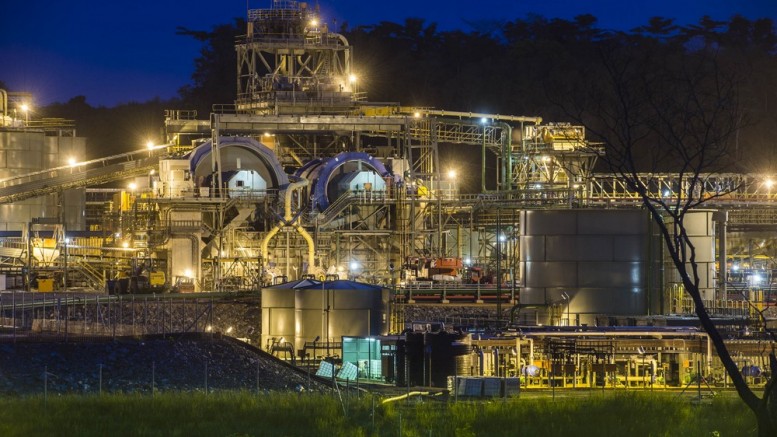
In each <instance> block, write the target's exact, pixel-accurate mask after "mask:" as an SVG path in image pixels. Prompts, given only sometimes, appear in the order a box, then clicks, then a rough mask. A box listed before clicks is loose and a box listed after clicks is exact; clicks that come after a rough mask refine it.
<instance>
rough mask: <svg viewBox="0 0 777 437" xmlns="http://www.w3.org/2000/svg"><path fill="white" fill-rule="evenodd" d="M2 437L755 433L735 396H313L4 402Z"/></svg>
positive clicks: (126, 397) (0, 414) (107, 397)
mask: <svg viewBox="0 0 777 437" xmlns="http://www.w3.org/2000/svg"><path fill="white" fill-rule="evenodd" d="M373 411H374V417H373ZM400 427H401V431H400ZM0 435H2V436H6V437H12V436H79V437H88V436H125V435H142V436H326V437H334V436H403V437H411V436H419V437H425V436H451V437H453V436H456V437H464V436H489V437H492V436H589V435H591V436H594V435H595V436H629V437H633V436H683V437H693V436H738V437H739V436H755V435H756V427H755V420H754V418H753V416H752V414H750V412H749V411H748V410H747V409H746V407H745V406H744V404H742V402H741V401H739V400H738V399H736V398H733V397H726V398H715V399H712V400H711V401H709V402H705V403H703V404H701V405H694V404H692V403H691V402H689V401H688V399H687V398H685V399H680V398H677V397H676V396H671V395H667V394H660V395H657V394H650V393H636V392H629V393H617V394H613V393H611V394H601V395H599V394H595V395H592V396H590V397H588V398H585V399H581V398H576V399H556V400H553V399H550V398H531V399H528V398H523V399H521V398H515V399H510V400H501V399H498V400H492V401H466V402H465V401H461V400H459V402H456V403H454V402H452V401H450V402H440V401H437V400H430V399H427V400H420V399H410V400H402V401H397V402H393V403H388V404H381V402H380V399H379V398H373V397H371V396H369V395H363V396H362V397H361V398H360V399H357V398H355V397H351V398H344V399H343V400H342V402H341V401H340V400H339V399H338V398H337V397H332V396H323V395H308V394H268V395H256V394H253V393H215V394H209V395H206V394H202V393H166V394H157V395H156V396H154V397H149V396H140V395H103V396H76V395H73V396H57V397H48V398H44V397H42V396H37V397H26V398H0Z"/></svg>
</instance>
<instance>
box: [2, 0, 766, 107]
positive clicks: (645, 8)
mask: <svg viewBox="0 0 777 437" xmlns="http://www.w3.org/2000/svg"><path fill="white" fill-rule="evenodd" d="M309 3H310V4H313V5H315V3H316V1H311V2H309ZM318 3H319V5H320V7H321V10H322V13H323V15H324V18H325V19H326V20H327V21H328V22H329V23H333V21H334V20H336V24H337V26H339V25H340V24H342V23H343V22H347V23H348V24H349V25H350V26H355V25H359V24H374V23H378V22H380V21H394V22H402V21H404V19H405V18H406V17H418V18H423V19H425V20H426V21H427V22H430V23H431V22H436V23H438V28H439V29H441V30H450V29H454V28H460V29H463V30H470V29H471V27H469V25H468V24H467V22H472V21H478V20H505V21H506V20H513V19H515V18H525V17H526V16H527V14H539V15H542V16H545V17H548V18H556V17H559V18H567V19H569V18H573V17H574V16H576V15H580V14H583V13H591V14H593V15H595V16H596V17H597V18H598V19H599V27H601V28H607V29H623V30H627V29H631V28H633V27H636V26H639V25H642V24H645V23H646V22H647V20H648V18H649V17H652V16H664V17H669V18H675V19H677V22H678V23H680V24H688V23H696V22H698V20H699V18H700V17H702V16H703V15H710V16H711V17H712V18H715V19H721V20H725V19H728V18H730V17H731V16H733V15H734V14H737V13H738V14H741V15H744V16H745V17H748V18H751V19H752V18H760V17H768V18H772V19H773V20H775V21H777V0H749V1H748V0H739V1H735V0H674V1H672V0H652V1H642V0H619V1H618V0H587V1H586V0H541V1H536V0H532V1H528V0H385V1H371V0H320V1H318ZM248 4H249V6H250V7H251V8H252V9H256V8H269V7H270V5H271V4H272V1H271V0H249V2H248ZM245 10H246V0H219V1H215V0H209V1H206V0H186V1H173V0H155V1H150V0H133V1H125V2H122V1H116V0H99V1H98V0H69V1H65V0H49V1H42V0H16V1H4V2H3V6H2V9H0V81H4V82H5V83H6V85H7V87H8V88H9V90H10V91H29V92H32V93H33V94H34V96H35V101H36V103H37V104H39V105H41V104H48V103H52V102H65V101H67V100H68V99H70V98H71V97H74V96H77V95H85V96H86V97H87V102H88V103H90V104H91V105H94V106H100V105H104V106H112V105H115V104H117V103H124V102H129V101H136V102H142V101H146V100H149V99H151V98H154V97H161V98H169V97H173V96H175V95H176V93H177V91H178V89H179V88H180V87H181V86H183V85H185V84H187V83H188V82H189V81H190V77H191V73H192V71H193V68H194V63H193V60H194V58H195V57H196V56H197V54H198V50H199V49H200V44H199V43H198V42H196V41H194V40H193V39H192V38H190V37H183V36H177V35H176V34H175V29H176V27H177V26H184V27H187V28H190V29H196V30H210V29H211V28H212V27H213V26H215V25H218V24H226V23H231V22H232V19H233V18H235V17H244V16H245V15H246V14H245ZM356 56H357V62H358V47H357V48H356ZM225 80H234V79H233V78H225Z"/></svg>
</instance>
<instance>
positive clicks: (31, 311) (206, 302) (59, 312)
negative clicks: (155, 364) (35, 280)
mask: <svg viewBox="0 0 777 437" xmlns="http://www.w3.org/2000/svg"><path fill="white" fill-rule="evenodd" d="M213 305H214V304H213V300H212V299H210V298H194V297H179V296H173V295H168V296H164V295H151V296H136V295H132V296H104V295H99V296H94V295H92V296H90V295H88V294H81V295H72V294H52V295H49V294H42V293H29V292H11V293H3V295H2V298H0V331H2V333H3V336H5V337H8V336H11V337H14V338H15V337H16V336H24V337H36V336H41V337H46V338H51V337H60V338H65V339H74V340H75V339H78V337H90V338H92V337H95V336H109V337H116V336H139V335H150V334H170V333H191V332H208V331H211V330H212V329H213Z"/></svg>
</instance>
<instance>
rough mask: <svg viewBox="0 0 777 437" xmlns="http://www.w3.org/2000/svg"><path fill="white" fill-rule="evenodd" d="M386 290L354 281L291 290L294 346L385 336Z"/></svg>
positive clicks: (298, 348)
mask: <svg viewBox="0 0 777 437" xmlns="http://www.w3.org/2000/svg"><path fill="white" fill-rule="evenodd" d="M388 304H389V290H388V289H386V288H383V287H378V286H375V285H369V284H364V283H360V282H354V281H345V280H337V281H328V282H323V283H318V284H311V285H308V286H302V287H297V288H296V289H295V290H294V310H295V317H294V320H295V329H294V346H295V349H296V350H300V349H302V348H303V347H304V346H305V342H312V341H313V340H314V339H315V338H316V337H319V342H320V343H325V342H326V341H327V339H328V340H329V341H330V342H336V343H339V342H340V341H342V337H343V336H354V337H366V336H370V335H385V334H386V332H387V331H388V328H387V327H388V324H387V313H388Z"/></svg>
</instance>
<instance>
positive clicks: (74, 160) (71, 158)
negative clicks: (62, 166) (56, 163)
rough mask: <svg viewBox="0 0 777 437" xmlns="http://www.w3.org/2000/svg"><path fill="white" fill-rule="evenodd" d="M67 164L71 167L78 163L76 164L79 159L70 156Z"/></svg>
mask: <svg viewBox="0 0 777 437" xmlns="http://www.w3.org/2000/svg"><path fill="white" fill-rule="evenodd" d="M67 164H68V165H69V166H71V167H72V166H74V165H76V164H77V161H76V159H75V158H73V157H72V156H71V157H70V158H68V159H67Z"/></svg>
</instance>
